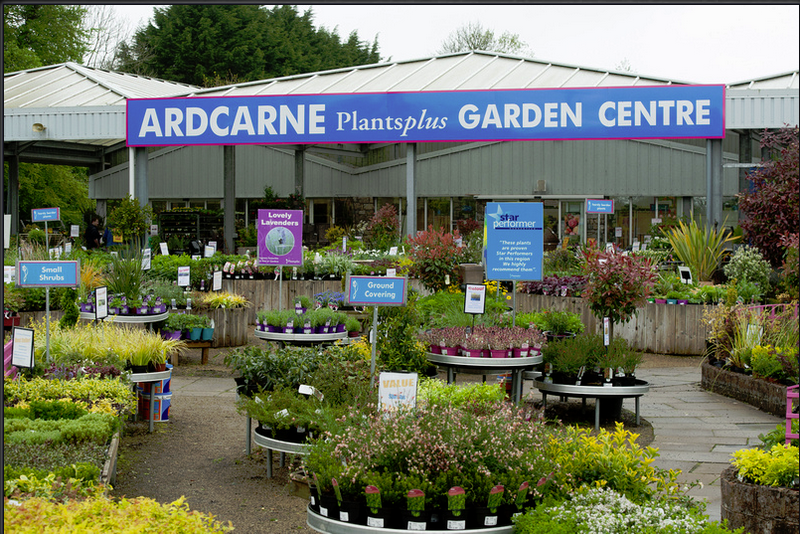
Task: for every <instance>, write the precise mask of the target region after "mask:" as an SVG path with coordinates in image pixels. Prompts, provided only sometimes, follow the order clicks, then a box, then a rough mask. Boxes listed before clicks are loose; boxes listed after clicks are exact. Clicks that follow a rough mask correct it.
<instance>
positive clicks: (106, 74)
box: [3, 63, 199, 109]
mask: <svg viewBox="0 0 800 534" xmlns="http://www.w3.org/2000/svg"><path fill="white" fill-rule="evenodd" d="M197 89H199V88H198V87H196V86H194V85H187V84H183V83H176V82H169V81H166V80H159V79H156V78H148V77H146V76H137V75H135V74H125V73H123V72H113V71H109V70H104V69H94V68H91V67H84V66H82V65H78V64H76V63H61V64H59V65H50V66H48V67H40V68H37V69H29V70H21V71H17V72H8V73H5V74H4V75H3V107H4V108H6V109H14V108H52V107H77V106H92V107H95V106H124V105H125V100H126V99H128V98H158V97H172V96H182V95H186V94H188V93H190V92H192V91H196V90H197Z"/></svg>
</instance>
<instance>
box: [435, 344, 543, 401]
mask: <svg viewBox="0 0 800 534" xmlns="http://www.w3.org/2000/svg"><path fill="white" fill-rule="evenodd" d="M427 357H428V361H429V362H430V363H434V364H436V365H439V366H441V367H445V368H447V383H448V384H452V383H454V382H455V380H456V373H464V374H472V375H489V374H503V373H511V397H512V399H513V400H514V402H517V403H518V402H519V401H520V398H521V397H522V372H523V371H525V369H529V368H531V367H533V366H534V365H538V364H540V363H542V355H541V354H537V355H536V356H526V357H525V358H471V357H468V356H448V355H446V354H434V353H432V352H429V353H427Z"/></svg>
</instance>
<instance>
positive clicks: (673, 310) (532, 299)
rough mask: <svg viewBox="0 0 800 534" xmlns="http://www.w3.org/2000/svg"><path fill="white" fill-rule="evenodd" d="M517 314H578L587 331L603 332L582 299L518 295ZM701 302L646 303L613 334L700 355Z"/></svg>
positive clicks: (654, 348)
mask: <svg viewBox="0 0 800 534" xmlns="http://www.w3.org/2000/svg"><path fill="white" fill-rule="evenodd" d="M516 305H517V313H526V312H531V311H540V310H555V311H570V312H572V313H579V314H580V315H581V320H582V321H583V324H584V325H585V326H586V331H587V332H592V333H601V332H602V322H601V321H599V320H598V319H597V318H596V317H595V316H594V315H593V314H592V312H591V310H590V309H589V306H588V305H587V304H586V302H585V301H584V300H583V299H581V298H574V297H556V296H552V295H528V294H525V293H519V294H517V296H516ZM704 308H705V306H700V305H677V304H647V305H645V306H644V307H642V308H639V310H638V312H639V313H638V314H637V316H635V317H634V318H633V319H631V321H629V322H628V323H625V324H617V325H615V326H614V335H618V336H620V337H623V338H625V339H626V340H628V342H630V343H631V344H632V345H633V346H634V347H635V348H637V349H638V350H644V351H647V352H654V353H660V354H691V355H699V354H703V353H704V352H705V348H706V327H705V326H704V325H703V323H702V318H703V309H704Z"/></svg>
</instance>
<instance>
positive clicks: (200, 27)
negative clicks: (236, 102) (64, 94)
mask: <svg viewBox="0 0 800 534" xmlns="http://www.w3.org/2000/svg"><path fill="white" fill-rule="evenodd" d="M120 58H121V62H120V68H121V70H123V71H125V72H134V73H137V74H146V75H149V76H157V77H159V78H164V79H168V80H174V81H178V82H183V83H190V84H194V85H200V86H206V87H211V86H218V85H224V84H227V83H238V82H247V81H252V80H264V79H268V78H273V77H278V76H289V75H292V74H299V73H305V72H317V71H320V70H325V69H331V68H337V67H349V66H353V65H363V64H369V63H376V62H378V61H379V59H380V56H379V54H378V44H377V41H376V42H375V43H373V44H372V45H368V44H366V43H363V42H361V41H360V40H359V38H358V34H357V33H356V32H353V33H351V34H350V36H349V37H348V39H347V40H346V41H342V39H341V38H340V37H339V35H338V32H337V31H336V30H335V29H334V30H333V31H329V30H326V29H325V28H319V29H317V28H315V27H314V25H313V14H312V11H311V9H308V10H307V11H306V12H304V13H302V14H301V13H299V11H298V8H297V6H291V5H281V6H274V7H272V8H271V9H270V8H267V7H264V6H257V5H210V4H201V5H188V4H185V5H173V6H165V7H163V8H156V9H155V11H154V17H153V21H152V22H151V23H150V24H148V25H147V26H146V27H144V28H142V29H140V30H139V31H137V32H136V34H135V35H134V37H133V39H132V42H131V43H130V44H128V43H123V45H122V46H121V49H120Z"/></svg>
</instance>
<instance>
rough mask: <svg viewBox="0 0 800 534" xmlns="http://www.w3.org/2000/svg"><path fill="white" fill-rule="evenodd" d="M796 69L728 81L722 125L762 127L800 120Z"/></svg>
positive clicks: (798, 81)
mask: <svg viewBox="0 0 800 534" xmlns="http://www.w3.org/2000/svg"><path fill="white" fill-rule="evenodd" d="M799 89H800V79H798V71H796V70H795V71H790V72H786V73H783V74H775V75H773V76H766V77H763V78H756V79H753V80H746V81H743V82H737V83H732V84H729V85H728V86H727V91H726V97H725V128H727V129H729V130H739V129H741V130H763V129H764V128H781V127H783V126H785V125H786V124H789V125H790V126H796V125H797V124H800V91H798V90H799Z"/></svg>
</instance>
